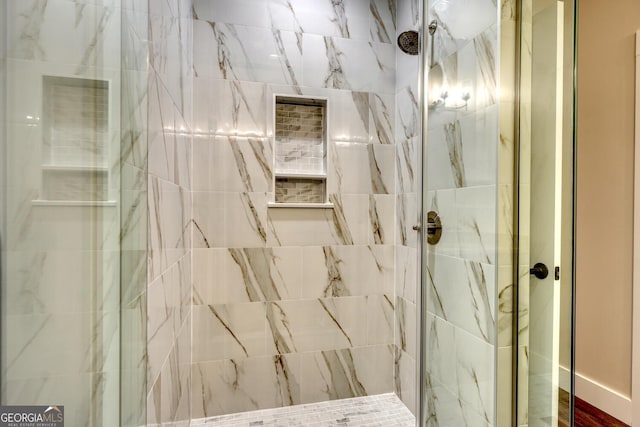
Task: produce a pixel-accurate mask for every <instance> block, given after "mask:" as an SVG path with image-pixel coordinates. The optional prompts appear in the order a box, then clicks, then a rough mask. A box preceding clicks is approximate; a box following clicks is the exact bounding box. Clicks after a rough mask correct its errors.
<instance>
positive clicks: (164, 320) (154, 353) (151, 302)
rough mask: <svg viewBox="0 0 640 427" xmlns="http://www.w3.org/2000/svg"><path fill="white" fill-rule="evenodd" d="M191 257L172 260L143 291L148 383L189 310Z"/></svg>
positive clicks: (173, 341) (175, 337)
mask: <svg viewBox="0 0 640 427" xmlns="http://www.w3.org/2000/svg"><path fill="white" fill-rule="evenodd" d="M190 267H191V258H190V257H189V256H186V257H184V258H182V259H181V260H180V262H178V263H175V264H174V265H173V266H172V267H171V268H169V269H168V270H167V271H166V272H165V273H164V274H162V275H161V276H160V277H159V278H158V279H156V280H155V281H153V282H151V283H150V284H149V288H148V291H147V371H148V378H149V385H152V384H153V382H154V381H155V379H156V378H157V377H158V376H159V375H160V373H161V372H162V369H163V366H164V363H165V360H166V358H167V356H168V355H169V353H170V352H171V349H172V348H173V347H174V345H175V343H176V340H177V339H178V337H179V335H180V331H181V330H182V328H183V325H184V323H185V322H186V321H187V320H188V319H189V316H190V312H191V305H190V301H191V268H190Z"/></svg>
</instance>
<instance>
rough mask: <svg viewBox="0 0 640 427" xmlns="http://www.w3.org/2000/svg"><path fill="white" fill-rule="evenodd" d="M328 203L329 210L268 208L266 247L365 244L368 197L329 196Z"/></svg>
mask: <svg viewBox="0 0 640 427" xmlns="http://www.w3.org/2000/svg"><path fill="white" fill-rule="evenodd" d="M329 202H330V203H332V204H333V207H332V208H331V209H309V210H300V209H286V208H285V209H269V212H268V219H269V223H268V235H267V237H268V239H267V244H268V246H309V245H311V246H322V245H365V244H367V243H368V240H369V239H368V236H369V227H370V225H369V216H368V209H369V196H368V195H366V194H362V195H360V194H354V195H345V196H339V195H337V194H330V195H329ZM309 230H313V232H312V233H309Z"/></svg>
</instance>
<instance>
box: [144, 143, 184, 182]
mask: <svg viewBox="0 0 640 427" xmlns="http://www.w3.org/2000/svg"><path fill="white" fill-rule="evenodd" d="M148 150H149V151H148V156H149V164H148V168H149V174H151V175H154V176H157V177H158V178H162V179H163V180H165V181H169V182H171V183H174V184H176V185H178V186H180V187H183V188H187V189H189V188H191V173H192V167H191V166H192V165H191V161H192V156H191V150H192V142H191V137H187V136H185V135H183V134H178V133H169V132H163V133H160V132H153V133H151V134H150V135H149V141H148Z"/></svg>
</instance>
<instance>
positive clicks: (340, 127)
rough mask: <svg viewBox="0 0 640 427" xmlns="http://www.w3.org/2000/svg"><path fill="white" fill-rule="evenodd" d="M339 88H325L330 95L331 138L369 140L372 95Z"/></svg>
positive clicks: (334, 139)
mask: <svg viewBox="0 0 640 427" xmlns="http://www.w3.org/2000/svg"><path fill="white" fill-rule="evenodd" d="M338 89H343V88H338ZM338 89H325V90H326V91H327V92H328V95H329V104H328V107H327V109H328V114H329V123H328V125H329V126H328V129H327V130H328V136H329V140H331V141H342V142H358V143H366V142H369V134H370V127H371V121H372V117H371V114H370V110H371V108H372V107H371V95H370V94H369V93H368V92H362V91H351V90H338ZM344 89H346V88H344Z"/></svg>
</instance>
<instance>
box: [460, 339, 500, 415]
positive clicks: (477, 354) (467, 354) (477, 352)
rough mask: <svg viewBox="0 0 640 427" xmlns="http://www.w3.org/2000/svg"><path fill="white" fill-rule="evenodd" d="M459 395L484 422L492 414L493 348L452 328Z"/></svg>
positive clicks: (493, 394) (493, 396)
mask: <svg viewBox="0 0 640 427" xmlns="http://www.w3.org/2000/svg"><path fill="white" fill-rule="evenodd" d="M455 340H456V358H457V360H456V362H457V363H456V373H457V377H458V390H459V398H460V400H462V401H463V402H465V403H466V404H467V405H468V406H469V407H470V408H471V409H473V411H475V412H476V413H478V414H480V415H481V416H482V418H483V419H484V420H485V421H486V422H487V423H492V422H493V420H494V416H495V413H494V412H495V405H496V402H495V392H496V377H495V374H496V366H495V365H496V360H495V355H496V349H495V347H494V346H493V345H491V344H487V343H486V342H483V341H482V340H479V339H477V338H475V337H474V336H472V335H470V334H468V333H467V332H464V331H462V330H460V329H456V331H455Z"/></svg>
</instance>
